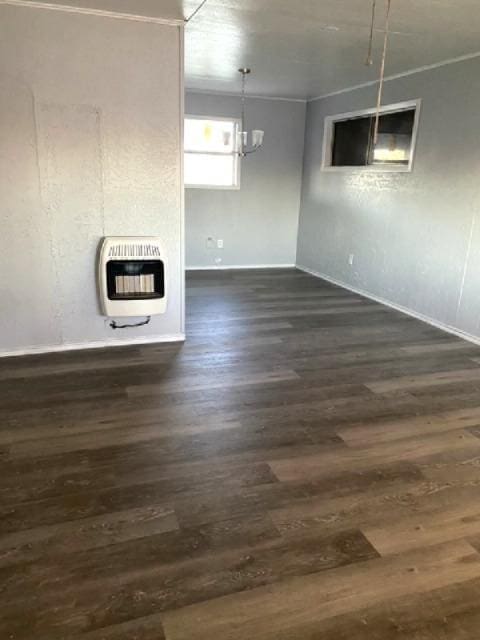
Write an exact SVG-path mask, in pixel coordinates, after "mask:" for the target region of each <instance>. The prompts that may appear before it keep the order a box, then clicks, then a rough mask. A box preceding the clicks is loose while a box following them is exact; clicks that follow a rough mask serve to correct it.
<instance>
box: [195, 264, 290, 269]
mask: <svg viewBox="0 0 480 640" xmlns="http://www.w3.org/2000/svg"><path fill="white" fill-rule="evenodd" d="M294 268H295V265H294V264H228V265H225V264H222V265H216V264H212V265H210V266H207V267H187V268H186V271H228V270H230V269H231V270H233V269H294Z"/></svg>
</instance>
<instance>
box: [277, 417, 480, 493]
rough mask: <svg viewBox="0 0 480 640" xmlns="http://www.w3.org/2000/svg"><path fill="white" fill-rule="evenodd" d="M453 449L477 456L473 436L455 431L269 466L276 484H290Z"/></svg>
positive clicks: (296, 459)
mask: <svg viewBox="0 0 480 640" xmlns="http://www.w3.org/2000/svg"><path fill="white" fill-rule="evenodd" d="M454 449H468V450H469V451H475V452H478V453H480V448H479V443H478V442H475V436H473V435H472V434H470V433H469V432H468V431H464V430H459V431H454V432H447V433H441V434H439V435H437V434H434V435H430V436H424V437H417V438H407V439H405V440H397V441H394V442H385V443H381V444H378V445H373V446H371V447H364V448H357V449H349V450H346V451H342V452H341V453H340V452H334V453H333V452H332V453H329V452H326V453H318V454H314V455H307V456H303V457H298V458H293V459H288V458H286V459H283V460H272V461H270V462H269V464H270V466H271V468H272V470H273V472H274V473H275V475H276V476H277V477H278V478H279V480H280V481H293V480H301V479H305V478H317V477H321V476H323V475H326V474H328V473H338V472H339V471H341V470H344V471H347V470H350V471H351V470H354V469H356V470H360V469H366V468H368V467H371V466H374V465H378V464H379V463H383V464H386V463H388V462H398V461H400V460H416V459H418V458H423V457H426V456H431V455H434V454H435V453H439V452H442V451H446V450H448V451H452V450H454Z"/></svg>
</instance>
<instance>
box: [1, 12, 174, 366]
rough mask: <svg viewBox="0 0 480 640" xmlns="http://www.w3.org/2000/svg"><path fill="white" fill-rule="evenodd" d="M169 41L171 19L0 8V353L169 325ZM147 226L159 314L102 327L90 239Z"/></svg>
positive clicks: (141, 231) (134, 334)
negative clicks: (160, 297)
mask: <svg viewBox="0 0 480 640" xmlns="http://www.w3.org/2000/svg"><path fill="white" fill-rule="evenodd" d="M180 47H181V37H180V32H179V29H178V28H176V27H168V26H163V25H157V24H147V23H141V22H131V21H123V20H118V19H111V18H104V17H92V16H85V15H74V14H69V13H60V12H56V11H44V10H38V9H30V8H28V9H26V8H20V7H10V6H0V193H1V209H0V215H1V221H2V225H1V231H2V233H1V251H0V273H1V274H2V278H1V283H0V294H1V313H0V354H2V353H3V354H5V353H10V352H15V351H22V350H28V349H32V348H37V349H42V348H49V347H59V346H61V345H72V344H79V345H84V344H85V343H90V342H103V341H108V340H111V339H113V340H118V339H120V340H127V341H131V340H135V339H140V338H142V337H146V338H147V339H154V338H155V339H163V338H165V337H169V336H170V337H172V336H173V337H175V336H178V335H179V334H181V333H182V331H183V320H182V316H183V262H182V260H183V258H182V253H183V249H182V244H183V239H182V212H181V201H182V192H181V174H180V166H181V165H180V160H181V140H180V131H181V127H180V125H181V118H182V114H181V68H180V59H181V51H180ZM157 234H158V235H160V236H162V238H163V241H164V245H165V249H166V251H167V252H168V257H169V273H168V278H169V292H170V299H169V304H168V311H167V313H166V314H165V315H164V316H157V317H154V318H153V320H152V324H151V325H150V326H149V327H144V328H142V329H138V330H129V332H128V333H126V332H123V333H122V332H121V331H116V332H113V331H112V330H111V329H110V328H109V327H108V326H107V322H106V321H105V319H104V318H103V317H102V316H101V315H100V311H99V308H98V303H97V292H96V273H95V271H96V264H95V263H96V253H97V249H98V246H99V242H100V239H101V238H102V236H103V235H157ZM7 274H8V276H7Z"/></svg>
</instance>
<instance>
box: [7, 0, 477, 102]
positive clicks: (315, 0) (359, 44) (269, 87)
mask: <svg viewBox="0 0 480 640" xmlns="http://www.w3.org/2000/svg"><path fill="white" fill-rule="evenodd" d="M0 1H1V0H0ZM27 1H28V0H27ZM48 2H49V3H50V4H59V5H70V6H75V7H87V8H93V9H101V10H105V11H117V12H120V13H131V14H134V15H137V16H142V17H153V18H163V19H169V20H181V19H183V18H185V17H188V16H191V14H192V13H193V12H194V10H195V9H196V8H197V7H198V6H199V5H200V3H201V0H48ZM371 2H372V0H206V3H205V5H204V6H203V7H202V9H201V10H200V11H199V12H198V14H197V15H196V16H195V18H194V19H193V20H192V21H191V22H189V23H188V24H187V27H186V34H185V47H186V51H185V69H186V86H187V88H190V89H196V90H200V91H213V92H224V93H238V91H239V87H240V85H239V75H238V72H237V68H238V67H240V66H249V67H252V69H253V75H252V76H251V77H250V79H249V84H248V87H247V89H248V93H250V94H252V95H264V96H278V97H287V98H311V97H316V96H320V95H325V94H328V93H331V92H334V91H338V90H341V89H345V88H348V87H351V86H354V85H357V84H361V83H364V82H369V81H372V80H375V79H376V78H377V77H378V68H379V64H380V55H381V47H382V41H383V32H382V29H383V20H384V15H385V4H386V0H377V5H378V11H377V16H378V18H377V30H376V32H375V49H374V53H375V63H374V65H373V66H372V67H366V66H365V64H364V60H365V57H366V51H367V45H368V35H369V28H370V15H371ZM391 29H392V31H393V33H392V35H391V38H390V50H389V55H388V60H387V69H386V72H387V75H391V74H397V73H401V72H405V71H408V70H411V69H415V68H418V67H422V66H425V65H431V64H436V63H439V62H442V61H444V60H448V59H452V58H456V57H458V56H463V55H466V54H470V53H474V52H477V51H480V0H392V16H391Z"/></svg>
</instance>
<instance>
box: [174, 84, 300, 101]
mask: <svg viewBox="0 0 480 640" xmlns="http://www.w3.org/2000/svg"><path fill="white" fill-rule="evenodd" d="M185 92H186V93H193V94H196V95H200V96H202V95H203V96H217V97H219V98H241V97H242V94H241V93H233V92H231V93H230V92H224V91H208V90H206V91H202V89H189V88H188V87H185ZM245 97H246V98H251V99H252V100H278V101H281V102H301V103H306V102H308V100H307V99H306V98H284V97H282V96H257V95H250V94H246V96H245Z"/></svg>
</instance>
